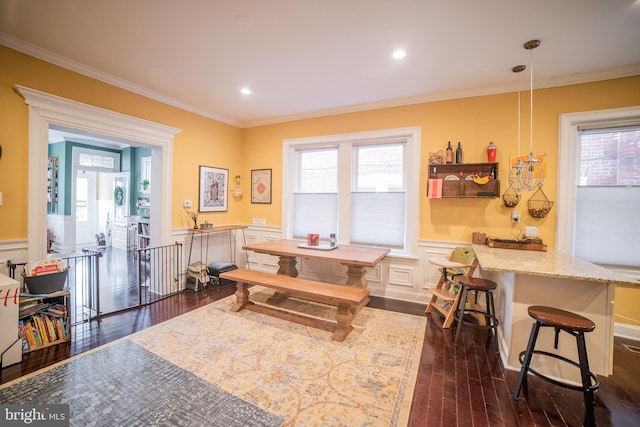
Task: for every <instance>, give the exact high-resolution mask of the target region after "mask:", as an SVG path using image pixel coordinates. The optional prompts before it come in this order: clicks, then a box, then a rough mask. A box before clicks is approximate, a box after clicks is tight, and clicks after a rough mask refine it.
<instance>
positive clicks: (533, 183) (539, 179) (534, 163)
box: [520, 40, 544, 191]
mask: <svg viewBox="0 0 640 427" xmlns="http://www.w3.org/2000/svg"><path fill="white" fill-rule="evenodd" d="M538 46H540V40H530V41H528V42H526V43H525V44H524V48H525V49H527V50H529V51H530V52H531V62H530V64H529V73H530V76H531V77H530V83H529V87H530V95H529V158H528V159H527V160H525V161H524V162H523V165H522V168H521V169H520V183H521V185H522V187H523V189H525V190H529V191H530V190H534V189H536V188H538V187H540V186H542V183H543V181H544V168H543V166H542V163H541V162H540V160H538V159H536V158H535V156H534V155H533V49H535V48H537V47H538Z"/></svg>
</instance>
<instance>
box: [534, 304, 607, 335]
mask: <svg viewBox="0 0 640 427" xmlns="http://www.w3.org/2000/svg"><path fill="white" fill-rule="evenodd" d="M528 312H529V316H531V317H533V318H534V319H535V320H536V321H537V322H539V323H540V324H542V325H545V326H553V327H556V328H560V329H564V330H567V331H580V332H591V331H593V330H594V329H595V328H596V325H595V323H593V322H592V321H591V320H589V319H587V318H586V317H583V316H580V315H579V314H575V313H571V312H570V311H566V310H561V309H559V308H554V307H546V306H544V305H532V306H531V307H529V309H528Z"/></svg>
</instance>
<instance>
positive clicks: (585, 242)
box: [575, 187, 640, 267]
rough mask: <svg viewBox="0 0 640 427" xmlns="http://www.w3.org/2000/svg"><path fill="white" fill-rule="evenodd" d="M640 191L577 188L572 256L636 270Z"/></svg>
mask: <svg viewBox="0 0 640 427" xmlns="http://www.w3.org/2000/svg"><path fill="white" fill-rule="evenodd" d="M638 212H640V187H578V191H577V195H576V241H575V255H576V256H577V257H578V258H582V259H586V260H588V261H591V262H594V263H596V264H610V265H620V266H628V267H640V251H638V247H637V245H638V242H639V241H640V214H639V213H638Z"/></svg>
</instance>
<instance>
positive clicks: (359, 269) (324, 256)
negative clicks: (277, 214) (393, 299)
mask: <svg viewBox="0 0 640 427" xmlns="http://www.w3.org/2000/svg"><path fill="white" fill-rule="evenodd" d="M301 244H304V242H301V241H298V240H287V239H280V240H270V241H266V242H262V243H255V244H252V245H247V246H244V247H243V249H245V250H249V251H253V252H256V253H260V254H267V255H273V256H278V257H280V260H279V262H278V266H279V268H278V274H284V275H287V276H291V277H297V276H298V270H297V269H296V264H297V261H296V258H305V259H314V260H322V261H329V262H338V263H340V264H342V265H345V266H346V267H347V282H346V285H347V286H353V287H357V288H362V289H366V288H367V279H366V277H365V273H366V268H367V267H374V266H375V265H376V264H378V263H379V262H380V261H381V260H382V259H383V258H384V257H386V256H387V254H388V253H389V249H382V248H370V247H365V246H351V245H338V246H337V247H335V248H327V247H325V246H320V247H319V248H315V249H308V248H301V247H299V245H301Z"/></svg>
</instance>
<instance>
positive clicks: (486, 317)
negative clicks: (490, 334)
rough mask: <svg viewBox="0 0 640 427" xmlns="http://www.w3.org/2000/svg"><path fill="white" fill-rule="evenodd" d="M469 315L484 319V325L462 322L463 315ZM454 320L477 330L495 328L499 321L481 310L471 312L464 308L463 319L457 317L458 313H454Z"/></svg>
mask: <svg viewBox="0 0 640 427" xmlns="http://www.w3.org/2000/svg"><path fill="white" fill-rule="evenodd" d="M470 313H476V314H479V315H480V316H482V317H484V320H485V322H486V323H485V324H484V325H481V324H476V323H473V322H469V321H468V320H464V314H470ZM455 319H456V320H457V321H458V322H461V323H462V324H463V325H471V326H473V327H475V328H477V329H493V328H497V327H498V324H499V323H500V321H499V320H498V318H497V317H495V316H492V315H491V314H489V313H487V312H486V311H482V310H472V309H468V308H465V309H464V313H463V318H462V319H461V318H460V316H459V312H456V315H455Z"/></svg>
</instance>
